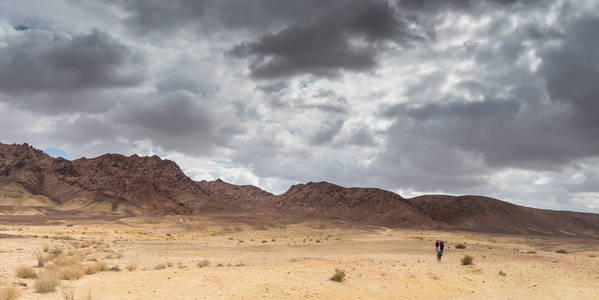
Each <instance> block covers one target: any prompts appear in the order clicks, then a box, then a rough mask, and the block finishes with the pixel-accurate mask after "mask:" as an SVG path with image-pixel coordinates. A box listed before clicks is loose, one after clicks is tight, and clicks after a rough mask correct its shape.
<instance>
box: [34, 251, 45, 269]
mask: <svg viewBox="0 0 599 300" xmlns="http://www.w3.org/2000/svg"><path fill="white" fill-rule="evenodd" d="M44 252H47V251H45V250H44ZM44 252H42V251H36V252H35V258H36V259H37V266H38V267H40V268H41V267H43V266H44V265H45V264H46V263H47V262H48V258H47V257H46V255H44Z"/></svg>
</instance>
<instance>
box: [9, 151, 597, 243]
mask: <svg viewBox="0 0 599 300" xmlns="http://www.w3.org/2000/svg"><path fill="white" fill-rule="evenodd" d="M213 213H219V214H222V213H226V214H231V213H235V214H238V215H239V214H246V215H248V216H256V215H261V216H263V215H268V217H281V218H287V217H292V218H294V219H302V218H310V219H333V220H341V221H346V222H352V223H360V224H371V225H383V226H391V227H393V226H402V227H414V228H442V229H443V228H444V229H460V230H472V231H486V232H497V233H512V234H548V235H567V236H580V237H593V238H599V215H597V214H588V213H575V212H563V211H550V210H541V209H534V208H528V207H522V206H517V205H513V204H510V203H507V202H503V201H500V200H496V199H492V198H487V197H481V196H459V197H454V196H445V195H426V196H420V197H416V198H412V199H404V198H403V197H401V196H400V195H397V194H395V193H392V192H389V191H385V190H381V189H376V188H345V187H341V186H338V185H334V184H330V183H326V182H319V183H312V182H311V183H307V184H298V185H294V186H292V187H291V188H290V189H289V190H288V191H287V192H285V193H284V194H282V195H278V196H277V195H272V194H270V193H268V192H265V191H263V190H261V189H259V188H257V187H255V186H251V185H244V186H238V185H234V184H230V183H226V182H224V181H222V180H220V179H218V180H215V181H204V180H202V181H197V182H196V181H193V180H191V179H190V178H189V177H187V176H186V175H185V174H184V173H183V172H182V171H181V169H180V168H179V167H178V166H177V164H176V163H174V162H172V161H169V160H163V159H160V158H159V157H157V156H152V157H140V156H137V155H132V156H128V157H126V156H123V155H118V154H105V155H102V156H99V157H96V158H80V159H76V160H73V161H69V160H65V159H62V158H52V157H50V156H48V155H47V154H45V153H43V152H42V151H39V150H36V149H34V148H33V147H31V146H29V145H27V144H23V145H14V144H13V145H5V144H1V143H0V215H28V214H30V215H52V216H56V215H61V214H62V215H117V216H126V215H139V214H151V215H165V214H196V215H197V214H213Z"/></svg>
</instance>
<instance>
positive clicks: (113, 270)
mask: <svg viewBox="0 0 599 300" xmlns="http://www.w3.org/2000/svg"><path fill="white" fill-rule="evenodd" d="M108 270H109V271H112V272H120V271H122V269H121V267H119V265H114V266H113V267H112V268H110V269H108Z"/></svg>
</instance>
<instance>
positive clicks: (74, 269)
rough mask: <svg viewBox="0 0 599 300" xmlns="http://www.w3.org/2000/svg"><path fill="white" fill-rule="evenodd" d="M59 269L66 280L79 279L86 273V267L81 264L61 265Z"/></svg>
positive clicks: (62, 277) (61, 277)
mask: <svg viewBox="0 0 599 300" xmlns="http://www.w3.org/2000/svg"><path fill="white" fill-rule="evenodd" d="M58 271H59V272H60V279H64V280H77V279H79V278H81V277H83V275H84V274H85V269H84V268H83V267H82V266H81V265H72V266H66V267H61V268H60V269H58Z"/></svg>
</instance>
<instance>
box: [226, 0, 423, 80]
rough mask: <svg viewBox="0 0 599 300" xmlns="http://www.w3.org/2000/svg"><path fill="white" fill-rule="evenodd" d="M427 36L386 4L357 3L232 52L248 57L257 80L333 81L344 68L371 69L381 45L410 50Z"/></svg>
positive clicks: (374, 64)
mask: <svg viewBox="0 0 599 300" xmlns="http://www.w3.org/2000/svg"><path fill="white" fill-rule="evenodd" d="M430 37H431V36H430V33H429V32H427V31H426V29H424V28H422V27H421V26H419V24H416V23H414V22H413V21H412V20H410V19H408V18H403V17H402V16H400V15H399V14H398V13H397V12H396V11H395V10H394V9H393V7H391V6H390V5H389V3H387V2H382V1H375V2H363V1H357V2H353V3H347V2H346V3H343V5H339V6H338V7H336V8H335V9H333V10H331V11H329V12H327V14H324V15H323V16H322V17H321V18H320V19H318V20H316V21H314V22H312V23H308V24H296V25H292V26H289V27H286V28H285V29H283V30H281V31H279V32H277V33H274V34H268V35H264V36H262V37H261V38H260V39H258V40H255V41H249V42H244V43H242V44H239V45H237V46H235V48H233V50H232V51H231V53H232V54H233V55H235V56H238V57H250V58H251V63H250V71H251V74H252V76H254V77H256V78H276V77H281V76H293V75H298V74H314V75H319V76H327V77H334V76H337V75H338V74H339V72H340V71H342V70H348V71H371V70H373V69H374V68H375V67H376V66H377V54H378V52H379V48H380V44H381V43H384V42H390V43H394V44H397V45H399V46H401V47H409V46H411V45H413V44H414V43H418V42H422V41H425V40H427V39H429V38H430Z"/></svg>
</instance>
